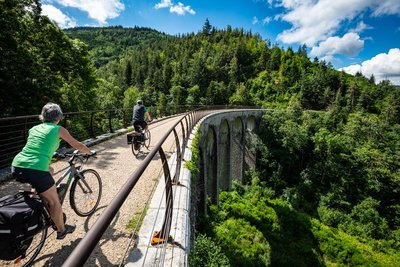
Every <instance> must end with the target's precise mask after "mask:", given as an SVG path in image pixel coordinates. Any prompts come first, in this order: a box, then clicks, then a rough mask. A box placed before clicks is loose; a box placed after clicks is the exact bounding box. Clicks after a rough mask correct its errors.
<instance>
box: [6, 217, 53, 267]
mask: <svg viewBox="0 0 400 267" xmlns="http://www.w3.org/2000/svg"><path fill="white" fill-rule="evenodd" d="M46 238H47V222H46V218H45V216H44V214H41V215H40V218H39V228H38V231H37V232H36V233H35V235H34V236H31V237H29V238H28V239H27V240H25V241H23V242H22V246H28V248H27V249H26V250H25V252H24V253H22V255H21V256H19V257H17V258H16V259H15V260H14V264H18V265H20V266H22V267H27V266H30V265H31V264H32V263H33V261H34V260H35V259H36V257H37V256H38V255H39V253H40V251H41V250H42V248H43V245H44V242H45V241H46Z"/></svg>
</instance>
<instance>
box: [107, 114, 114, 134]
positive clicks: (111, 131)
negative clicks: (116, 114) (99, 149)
mask: <svg viewBox="0 0 400 267" xmlns="http://www.w3.org/2000/svg"><path fill="white" fill-rule="evenodd" d="M111 112H112V111H111V110H109V111H108V126H109V128H110V133H113V132H114V131H113V128H112V114H111Z"/></svg>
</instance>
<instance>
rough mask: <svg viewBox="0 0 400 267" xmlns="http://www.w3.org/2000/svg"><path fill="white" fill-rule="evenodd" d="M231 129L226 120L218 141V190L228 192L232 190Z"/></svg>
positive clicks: (221, 126)
mask: <svg viewBox="0 0 400 267" xmlns="http://www.w3.org/2000/svg"><path fill="white" fill-rule="evenodd" d="M230 144H231V140H230V129H229V124H228V121H227V120H226V119H224V120H222V122H221V125H220V127H219V140H218V188H220V189H222V190H225V191H228V190H230V189H231V174H230V165H231V164H230V152H231V151H230Z"/></svg>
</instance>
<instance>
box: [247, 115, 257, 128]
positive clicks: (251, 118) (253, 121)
mask: <svg viewBox="0 0 400 267" xmlns="http://www.w3.org/2000/svg"><path fill="white" fill-rule="evenodd" d="M255 129H256V118H255V117H254V116H249V117H248V118H247V125H246V130H247V131H250V132H254V130H255Z"/></svg>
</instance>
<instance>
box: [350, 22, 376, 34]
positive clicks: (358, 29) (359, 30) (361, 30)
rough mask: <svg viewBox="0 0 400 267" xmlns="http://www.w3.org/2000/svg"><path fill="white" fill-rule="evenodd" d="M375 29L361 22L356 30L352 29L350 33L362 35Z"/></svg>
mask: <svg viewBox="0 0 400 267" xmlns="http://www.w3.org/2000/svg"><path fill="white" fill-rule="evenodd" d="M370 29H373V28H372V27H371V26H369V25H367V24H365V23H364V22H363V21H360V22H359V23H358V24H357V27H355V28H354V29H351V30H350V32H356V33H362V32H363V31H364V30H370Z"/></svg>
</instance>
